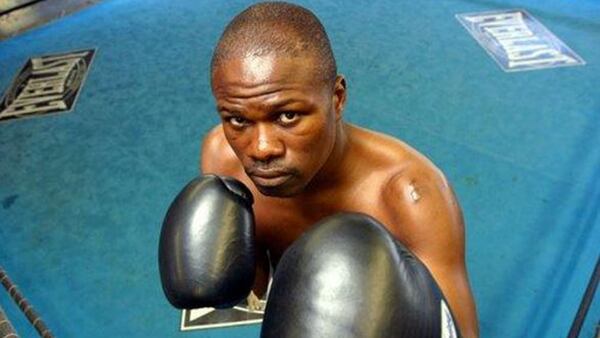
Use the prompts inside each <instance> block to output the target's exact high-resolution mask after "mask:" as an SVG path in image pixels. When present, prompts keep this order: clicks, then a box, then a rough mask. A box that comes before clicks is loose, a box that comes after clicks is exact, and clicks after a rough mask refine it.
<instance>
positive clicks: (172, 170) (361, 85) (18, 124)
mask: <svg viewBox="0 0 600 338" xmlns="http://www.w3.org/2000/svg"><path fill="white" fill-rule="evenodd" d="M300 3H301V4H304V5H306V6H308V7H309V8H311V9H312V10H314V12H315V13H316V14H317V15H318V16H319V17H320V18H321V19H322V21H323V23H324V25H325V26H326V28H327V30H328V33H329V35H330V38H331V40H332V43H333V48H334V52H335V54H336V56H337V59H338V65H339V70H340V72H342V73H344V74H345V75H346V77H347V79H348V85H349V104H348V107H347V110H346V119H347V120H349V121H351V122H353V123H356V124H359V125H361V126H364V127H367V128H371V129H374V130H378V131H381V132H384V133H388V134H391V135H393V136H396V137H398V138H401V139H403V140H405V141H407V142H408V143H410V144H412V145H413V146H415V147H416V148H417V149H419V150H420V151H421V152H423V153H424V154H426V155H427V156H428V157H430V158H431V159H432V160H433V161H434V162H435V163H436V164H438V166H439V167H440V168H441V169H442V170H443V171H444V172H445V173H446V174H447V176H448V178H449V179H450V181H451V182H452V183H453V185H454V187H455V189H456V191H457V194H458V197H459V199H460V202H461V204H462V207H463V209H464V214H465V218H466V222H467V245H468V247H467V249H468V250H467V261H468V268H469V272H470V277H471V282H472V286H473V290H474V293H475V297H476V301H477V305H478V312H479V316H480V325H481V333H482V337H563V336H566V333H567V332H568V329H569V326H570V324H571V322H572V320H573V318H574V315H575V312H576V310H577V306H578V304H579V302H580V299H581V296H582V295H583V292H584V289H585V286H586V283H587V281H588V279H589V276H590V273H591V271H592V268H593V265H594V263H595V260H596V258H597V257H598V255H599V254H600V245H599V243H600V218H599V215H598V210H599V206H600V203H599V201H600V146H599V145H600V124H599V123H598V119H599V117H600V96H599V95H598V88H600V64H599V62H598V61H599V60H600V4H599V3H598V2H597V1H593V0H588V1H577V2H573V1H567V0H564V1H544V2H540V1H534V0H529V1H492V0H478V1H467V0H462V1H461V0H443V1H419V2H409V1H402V2H398V1H379V2H373V1H353V2H351V3H348V2H344V3H342V2H341V1H331V2H327V3H324V2H321V1H316V0H315V1H303V2H300ZM247 5H248V3H247V2H244V1H235V2H229V1H228V2H227V4H224V3H221V2H214V1H181V0H177V1H148V0H145V1H141V0H136V1H134V0H130V1H125V0H120V1H105V2H103V3H101V4H99V5H96V6H94V7H91V8H89V9H87V10H84V11H82V12H79V13H76V14H74V15H72V16H69V17H67V18H64V19H63V20H60V21H58V22H55V23H52V24H50V25H48V26H45V27H42V28H39V29H36V30H34V31H31V32H29V33H26V34H24V35H21V36H18V37H16V38H12V39H10V40H7V41H3V42H0V69H1V70H2V72H1V73H0V88H6V87H7V86H8V84H9V83H10V81H11V79H12V77H13V76H14V74H15V72H17V71H18V69H20V67H21V66H22V64H23V63H24V62H25V61H26V60H27V59H28V58H29V57H32V56H37V55H42V54H49V53H54V52H64V51H70V50H78V49H85V48H90V47H96V48H98V51H97V55H96V57H95V61H94V63H93V65H92V69H91V72H90V74H89V75H88V78H87V80H86V84H85V86H84V88H83V90H82V92H81V95H80V97H79V100H78V102H77V105H76V109H75V110H74V111H73V112H70V113H66V114H61V115H55V116H48V117H42V118H31V119H26V120H17V121H10V122H7V123H0V264H1V265H2V266H4V268H5V270H6V271H7V272H8V273H9V274H10V276H11V278H12V279H13V280H14V281H15V282H16V283H17V284H18V285H19V286H20V288H21V290H22V291H23V293H25V294H26V295H27V297H28V298H29V300H30V301H31V302H32V304H33V305H34V306H35V307H36V309H37V310H38V312H39V313H41V314H42V316H43V318H44V320H45V321H46V323H47V324H48V326H49V327H50V328H51V329H52V330H53V332H54V333H55V334H56V335H57V336H58V337H104V336H116V337H174V336H181V335H182V334H183V333H181V332H179V331H178V329H179V321H180V313H179V312H178V311H176V310H174V309H173V308H171V307H170V306H169V305H168V303H167V302H166V300H165V298H164V296H163V294H162V290H161V288H160V282H159V279H158V267H157V243H158V235H159V231H160V226H161V222H162V218H163V216H164V212H165V210H166V208H167V207H168V205H169V203H170V201H171V200H172V198H173V197H174V196H175V194H176V193H177V192H178V191H179V189H180V187H182V186H183V184H185V183H186V182H187V181H188V180H189V179H190V178H192V177H193V176H194V175H196V174H197V172H198V155H199V145H200V140H201V138H202V136H203V135H204V133H205V132H206V131H207V130H209V129H210V128H211V127H212V126H213V125H214V124H216V123H217V122H218V119H217V115H216V113H215V109H214V102H213V99H212V96H211V93H210V88H209V84H208V66H209V60H210V56H211V52H212V48H213V46H214V45H215V42H216V40H217V39H218V37H219V35H220V33H221V31H222V29H223V28H224V26H225V25H226V23H227V22H228V21H229V20H230V19H231V18H232V17H233V16H234V15H235V14H236V13H237V12H239V11H240V10H242V9H243V8H245V7H246V6H247ZM515 7H519V8H525V9H527V10H528V11H529V12H530V13H531V14H532V15H533V16H535V17H536V18H537V19H538V20H540V21H541V22H542V23H543V24H544V25H546V27H548V28H549V29H550V30H551V31H552V32H553V33H555V34H556V35H557V36H558V37H559V38H561V39H562V40H563V41H564V42H565V43H567V44H568V45H569V46H570V47H571V48H573V49H574V50H575V51H576V52H577V53H578V54H579V55H581V56H582V57H583V58H584V59H585V60H586V61H587V62H588V64H587V65H586V66H583V67H568V68H559V69H548V70H540V71H533V72H522V73H512V74H509V73H504V72H502V71H501V70H500V69H499V68H498V66H497V65H496V64H495V62H494V61H493V60H492V59H491V58H490V57H489V56H488V55H487V54H486V53H485V52H484V51H483V50H482V49H481V48H480V46H479V45H477V43H476V42H475V40H473V39H472V37H471V36H470V35H469V34H468V33H467V32H466V31H465V30H464V29H463V27H462V26H461V25H460V24H459V23H458V22H457V20H456V19H455V18H454V15H455V14H457V13H463V12H471V11H485V10H495V9H504V8H515ZM597 299H598V296H597V297H596V301H595V302H594V305H593V307H592V311H591V312H590V314H589V315H588V320H587V321H586V325H585V327H584V332H583V333H582V337H591V336H592V335H593V332H594V330H595V327H594V326H595V325H596V324H597V323H598V320H599V319H600V304H599V303H600V301H598V300H597ZM0 306H2V307H3V308H4V309H5V312H6V313H7V315H8V316H9V317H10V318H11V319H12V320H13V322H14V325H15V327H16V329H17V330H18V331H19V332H20V333H21V335H22V336H24V337H29V336H33V335H34V332H33V330H32V329H31V327H30V326H29V325H28V323H27V322H26V320H25V319H24V317H23V316H22V315H21V314H20V312H19V310H18V309H17V308H16V307H15V306H14V305H13V304H12V302H11V301H10V299H9V298H8V297H7V295H6V293H5V292H0ZM258 334H259V327H258V326H256V325H255V326H249V327H237V328H228V329H217V330H211V331H201V332H192V333H186V335H187V336H194V337H228V338H231V337H258Z"/></svg>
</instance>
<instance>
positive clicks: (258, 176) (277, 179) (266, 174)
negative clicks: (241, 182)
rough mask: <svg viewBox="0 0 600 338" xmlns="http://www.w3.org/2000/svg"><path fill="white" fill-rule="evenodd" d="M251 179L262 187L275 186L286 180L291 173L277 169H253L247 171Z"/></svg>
mask: <svg viewBox="0 0 600 338" xmlns="http://www.w3.org/2000/svg"><path fill="white" fill-rule="evenodd" d="M248 175H249V176H250V177H251V178H252V181H254V183H256V184H257V185H260V186H263V187H276V186H279V185H282V184H283V183H285V182H287V180H289V179H290V178H291V177H292V174H290V173H288V172H285V171H279V170H258V169H253V170H250V171H249V172H248Z"/></svg>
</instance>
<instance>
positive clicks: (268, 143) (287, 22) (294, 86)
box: [161, 3, 478, 338]
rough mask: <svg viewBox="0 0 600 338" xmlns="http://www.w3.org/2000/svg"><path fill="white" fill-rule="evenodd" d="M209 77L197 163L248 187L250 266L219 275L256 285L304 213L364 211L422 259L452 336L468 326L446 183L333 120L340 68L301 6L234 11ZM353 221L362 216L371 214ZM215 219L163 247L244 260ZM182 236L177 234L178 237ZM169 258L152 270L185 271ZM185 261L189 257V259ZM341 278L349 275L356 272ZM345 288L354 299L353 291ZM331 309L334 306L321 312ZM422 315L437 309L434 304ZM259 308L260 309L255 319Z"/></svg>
mask: <svg viewBox="0 0 600 338" xmlns="http://www.w3.org/2000/svg"><path fill="white" fill-rule="evenodd" d="M396 39H397V37H392V36H390V43H398V41H396ZM384 83H385V82H383V83H381V84H378V85H379V86H374V87H373V88H374V89H376V90H378V92H385V91H389V90H393V88H386V87H385V86H384ZM211 87H212V92H213V95H214V97H215V101H216V105H217V111H218V114H219V117H220V118H221V123H220V124H219V125H218V126H216V127H215V128H214V129H213V130H211V131H210V132H209V133H208V134H207V135H206V137H205V139H204V142H203V146H202V156H201V162H202V163H201V169H202V172H203V173H204V174H215V175H219V176H220V177H232V178H235V179H236V180H238V181H239V182H241V183H243V184H244V185H245V186H246V187H247V189H248V191H249V192H250V193H251V195H252V196H253V204H252V206H251V211H252V213H253V215H254V218H253V219H254V242H253V244H252V245H253V246H252V247H247V246H245V245H244V246H241V247H239V248H238V250H239V254H240V255H241V254H245V253H246V252H247V251H246V250H248V252H254V260H255V261H254V266H255V269H254V270H255V271H254V275H253V276H250V275H249V276H247V277H227V278H240V279H243V280H245V281H246V283H250V281H249V280H253V282H252V283H253V285H252V290H253V291H254V292H255V293H256V294H257V295H258V296H262V295H264V293H265V291H266V289H267V283H268V277H269V275H270V273H272V272H274V273H275V280H274V283H273V285H275V284H276V282H277V280H278V277H277V276H279V275H280V274H283V272H281V273H280V271H281V269H282V268H281V266H280V264H279V263H280V261H282V260H283V258H282V257H283V256H284V253H286V252H287V250H288V249H289V248H290V247H291V246H292V244H293V243H296V241H298V239H299V238H300V237H301V236H302V235H303V234H305V233H307V232H308V231H310V229H312V227H313V225H315V224H318V223H319V222H321V221H322V220H323V219H325V218H327V217H329V216H332V215H336V214H338V213H340V212H351V213H358V214H364V215H368V216H369V217H371V218H372V219H375V220H377V223H378V224H380V225H381V226H383V227H384V228H385V229H386V231H387V232H388V233H389V235H390V236H392V237H393V238H394V240H395V241H396V243H397V244H398V245H400V243H401V245H402V247H404V248H406V249H407V250H410V252H412V253H413V254H414V257H416V258H418V261H419V262H421V263H422V264H423V265H424V266H425V267H426V268H427V270H428V271H429V272H430V274H431V276H432V277H433V278H434V280H435V282H436V283H437V285H438V286H439V289H440V291H441V292H442V293H443V295H444V299H445V300H446V301H447V305H448V308H450V309H451V310H452V314H453V317H454V319H455V323H456V324H457V327H458V328H460V332H461V334H462V336H463V337H468V338H471V337H477V336H478V327H477V326H478V325H477V314H476V310H475V303H474V300H473V296H472V293H471V288H470V285H469V279H468V273H467V269H466V266H465V233H464V224H463V219H462V214H461V211H460V207H459V205H458V203H457V201H456V198H455V196H454V193H453V191H452V189H451V187H450V185H449V184H448V182H447V181H446V178H445V177H444V175H443V174H442V173H441V171H440V170H439V169H438V168H436V167H435V165H433V164H432V163H431V162H430V161H429V160H428V159H427V158H425V157H424V156H423V155H421V154H420V153H418V152H417V151H416V150H414V149H413V148H411V147H410V146H408V145H407V144H406V143H404V142H402V141H400V140H397V139H394V138H391V137H388V136H385V135H382V134H379V133H376V132H373V131H370V130H367V129H364V128H360V127H358V126H355V125H353V124H350V123H347V122H345V121H344V119H343V111H344V107H345V104H346V98H347V89H346V79H345V78H344V76H342V75H340V74H338V73H337V66H336V62H335V58H334V56H333V52H332V50H331V46H330V43H329V39H328V37H327V34H326V33H325V31H324V29H323V26H322V25H321V23H320V22H319V20H318V19H317V18H316V17H315V16H314V15H313V14H312V13H311V12H310V11H308V10H306V9H304V8H302V7H299V6H296V5H291V4H286V3H261V4H257V5H253V6H251V7H249V8H248V9H246V10H245V11H243V12H242V13H240V14H239V15H237V16H236V17H235V18H234V19H233V20H232V21H231V23H229V25H228V26H227V28H226V29H225V31H224V33H223V35H222V36H221V38H220V39H219V42H218V44H217V46H216V48H215V51H214V54H213V59H212V63H211ZM378 97H383V96H382V95H379V96H378ZM402 108H403V107H399V108H398V110H399V112H397V114H399V115H401V114H402V113H403V112H402ZM355 109H357V110H359V111H357V112H356V113H357V114H359V115H365V116H370V115H373V114H377V113H378V112H376V111H369V109H371V107H366V106H365V107H355ZM398 121H401V120H398ZM227 180H228V179H226V182H228V181H227ZM226 187H227V185H226ZM223 205H229V204H226V203H224V204H223ZM223 208H225V207H224V206H223V207H222V208H220V209H216V210H220V211H219V212H220V213H226V211H227V210H230V209H227V208H225V209H223ZM194 215H198V216H197V217H194V219H197V218H201V217H200V216H199V215H200V214H197V213H194ZM225 219H228V220H231V219H232V217H230V216H228V217H226V218H225ZM363 223H364V225H365V226H368V227H371V225H372V223H373V222H370V221H368V222H367V221H365V222H362V223H361V224H363ZM166 224H167V223H166ZM224 224H228V225H231V224H232V223H230V222H225V223H224ZM352 224H355V223H352ZM370 224H371V225H370ZM211 225H212V226H214V223H212V222H211ZM250 228H251V227H250ZM226 229H229V227H225V228H224V229H223V230H212V231H215V233H218V234H219V236H217V237H216V238H215V239H212V241H214V243H213V242H211V240H206V242H204V243H206V244H203V245H202V249H198V248H195V247H194V246H192V245H189V246H182V245H178V246H173V249H179V250H185V255H186V256H187V255H192V253H193V252H195V251H197V250H200V251H201V252H204V248H208V247H210V248H212V249H213V250H216V251H210V252H212V254H210V255H211V256H212V255H214V257H215V259H216V260H215V262H216V263H215V264H212V263H211V264H209V265H207V266H205V267H204V268H206V269H207V271H208V275H209V276H215V274H214V271H217V270H215V266H219V264H217V263H222V264H224V266H225V267H227V269H233V270H236V269H240V270H243V271H246V269H249V268H248V267H245V268H242V267H241V266H239V267H238V266H237V263H231V261H229V260H227V259H226V257H227V255H224V253H225V252H231V253H234V252H235V251H230V250H229V249H225V247H224V246H229V245H233V243H238V244H239V243H240V242H239V241H232V242H231V243H229V242H223V241H222V238H223V237H222V235H223V233H221V232H220V231H231V230H226ZM377 233H379V232H377ZM179 234H181V236H184V238H187V240H189V241H193V238H194V236H197V235H198V232H197V231H195V230H189V232H182V233H179V232H176V233H173V234H171V235H168V236H177V235H179ZM184 234H185V235H184ZM165 236H167V235H165ZM186 236H187V237H186ZM190 236H191V237H192V238H191V239H190ZM332 236H334V235H333V234H332ZM340 236H341V237H343V234H340ZM383 237H385V236H383ZM184 238H180V239H179V240H181V241H184V242H185V241H186V239H184ZM377 238H382V237H381V236H377ZM375 242H378V241H375ZM208 243H213V244H215V245H213V246H211V245H209V244H208ZM241 243H244V242H243V241H242V242H241ZM217 244H218V245H217ZM248 245H250V244H248ZM377 247H379V246H377ZM398 247H400V246H398ZM219 248H221V249H219ZM373 250H375V251H377V249H373ZM398 250H400V249H398ZM367 251H368V250H367ZM385 251H389V250H385ZM400 251H402V250H400ZM236 254H237V253H236ZM330 256H332V257H335V256H336V255H330ZM390 257H391V256H390ZM237 259H240V258H239V257H238V258H237ZM190 261H192V262H195V260H190ZM163 262H164V261H163ZM236 262H237V261H236ZM377 262H379V261H376V260H374V261H369V264H376V263H377ZM387 262H388V263H389V262H392V260H391V259H390V260H388V261H387ZM181 264H183V263H181V262H180V263H178V264H177V268H173V269H174V270H173V271H172V272H169V273H168V274H173V275H174V276H178V277H177V278H175V277H164V276H163V281H165V278H175V279H174V281H175V280H180V281H181V280H185V279H186V278H187V277H185V276H186V273H185V271H188V272H189V270H185V269H183V270H182V268H180V266H182V265H181ZM197 264H199V263H193V264H190V266H198V267H199V266H201V264H200V265H197ZM230 264H233V265H234V266H233V267H232V266H229V265H230ZM386 266H387V265H386ZM204 268H203V269H204ZM370 268H371V267H370V265H367V266H360V267H359V266H357V267H356V269H364V270H361V271H365V272H367V271H371V270H369V269H370ZM167 270H168V269H167ZM167 270H165V271H167ZM161 271H163V269H161ZM193 271H195V270H193ZM357 271H358V270H357ZM192 275H193V274H192ZM227 275H229V274H227ZM352 276H354V275H352ZM206 278H207V280H212V279H213V277H206ZM333 281H335V279H333ZM188 282H189V285H193V284H195V283H198V280H197V279H196V278H192V279H189V280H188ZM349 282H356V283H358V284H357V285H361V283H363V282H364V280H362V281H360V280H357V281H349ZM299 283H303V282H302V281H299ZM184 284H185V283H184ZM309 286H310V285H307V287H309ZM363 286H364V290H365V291H364V292H366V293H365V294H364V295H365V297H367V298H369V297H371V296H372V297H375V296H376V295H377V294H375V293H374V292H375V290H374V289H370V286H369V285H363ZM397 287H398V288H402V287H403V286H402V285H397ZM186 288H187V287H186ZM219 288H221V286H219ZM175 289H176V288H175ZM184 289H185V288H184ZM212 289H213V287H208V288H207V289H206V290H212ZM189 290H195V288H194V287H191V288H189ZM273 291H274V292H275V289H274V290H273ZM383 291H385V290H383ZM190 292H191V291H190ZM194 292H196V291H194ZM386 292H387V291H386ZM176 293H177V292H175V294H176ZM241 293H244V292H241V291H240V292H239V294H241ZM239 294H236V296H233V295H232V296H230V297H231V299H226V301H225V303H231V302H234V300H235V299H237V298H240V297H241V296H240V295H239ZM367 295H368V296H367ZM289 296H290V297H295V296H294V295H289ZM355 296H356V297H357V300H360V299H362V298H360V297H361V295H360V294H357V295H355ZM302 297H308V298H310V297H311V296H310V295H306V296H304V294H303V296H302ZM234 298H235V299H234ZM192 299H193V298H192ZM314 299H318V298H314ZM369 299H370V298H369ZM201 303H202V302H197V303H195V304H201ZM276 303H277V302H276ZM291 303H294V302H291ZM204 304H209V303H204ZM313 305H314V304H313ZM311 306H312V305H311ZM356 307H357V308H358V307H360V304H356ZM336 309H338V310H339V311H341V309H339V308H336ZM329 310H331V309H328V310H327V311H325V312H323V313H322V314H321V315H322V316H323V318H326V317H328V316H330V315H329ZM371 310H373V309H371ZM278 311H279V310H278ZM344 311H346V312H347V313H348V315H349V317H348V318H355V317H354V316H353V315H351V314H350V312H349V311H351V309H345V310H344ZM388 311H391V312H388ZM396 311H397V309H391V310H390V309H383V308H382V309H380V310H379V311H375V312H370V317H365V319H364V320H365V321H372V322H378V321H377V320H384V318H386V317H385V316H387V315H388V314H389V313H397V312H396ZM411 311H412V310H411ZM342 315H343V313H339V314H338V313H335V316H332V317H329V318H338V316H342ZM315 316H319V314H315ZM379 316H382V317H381V318H380V317H379ZM375 317H376V318H377V320H376V319H374V318H375ZM434 317H436V318H437V319H439V316H437V315H434ZM268 318H269V314H268V315H267V316H266V318H265V320H266V321H268ZM306 318H308V317H306ZM265 324H266V323H265ZM341 336H344V335H341Z"/></svg>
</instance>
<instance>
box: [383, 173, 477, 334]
mask: <svg viewBox="0 0 600 338" xmlns="http://www.w3.org/2000/svg"><path fill="white" fill-rule="evenodd" d="M386 190H387V191H386V192H385V195H384V196H385V197H384V198H385V204H386V206H387V208H388V210H390V212H391V213H392V219H393V220H394V224H393V225H392V226H391V229H390V230H391V231H392V233H394V235H395V236H396V237H397V238H399V239H401V241H402V242H403V243H404V244H405V245H406V246H407V247H408V248H409V249H410V250H411V251H412V252H413V253H415V255H417V257H419V259H421V261H423V263H424V264H425V265H426V266H427V267H428V268H429V271H430V272H431V273H432V274H433V276H434V278H435V280H436V281H437V283H438V285H439V286H440V288H441V290H442V292H443V293H444V296H445V297H446V299H447V300H448V303H449V304H450V308H451V309H452V312H453V313H454V316H455V317H456V320H457V322H458V327H459V328H460V330H461V333H462V335H463V337H466V338H471V337H478V336H479V328H478V323H477V312H476V309H475V302H474V300H473V295H472V293H471V288H470V285H469V279H468V276H467V269H466V266H465V234H464V224H463V218H462V213H461V210H460V207H459V205H458V203H457V202H456V198H455V196H454V193H453V192H452V189H451V188H450V186H449V185H448V183H447V181H446V180H445V178H444V176H443V174H442V173H441V172H439V171H438V170H437V169H436V168H435V167H432V166H431V167H430V166H426V165H419V166H414V167H412V168H408V169H406V170H403V171H402V172H400V173H398V174H397V175H396V176H394V177H393V178H392V179H391V180H390V182H389V184H388V185H387V186H386Z"/></svg>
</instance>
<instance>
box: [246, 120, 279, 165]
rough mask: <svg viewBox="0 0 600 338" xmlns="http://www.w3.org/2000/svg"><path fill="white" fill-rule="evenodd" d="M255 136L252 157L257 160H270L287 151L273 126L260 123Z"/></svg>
mask: <svg viewBox="0 0 600 338" xmlns="http://www.w3.org/2000/svg"><path fill="white" fill-rule="evenodd" d="M253 136H254V137H253V144H252V147H251V148H252V149H251V153H250V157H252V159H254V160H255V161H269V160H272V159H275V158H278V157H281V156H283V154H284V153H285V147H284V145H283V142H281V140H279V139H278V137H277V135H276V131H275V130H274V128H273V127H272V126H268V125H265V124H261V123H258V124H257V125H256V129H255V133H254V135H253Z"/></svg>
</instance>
